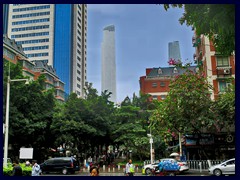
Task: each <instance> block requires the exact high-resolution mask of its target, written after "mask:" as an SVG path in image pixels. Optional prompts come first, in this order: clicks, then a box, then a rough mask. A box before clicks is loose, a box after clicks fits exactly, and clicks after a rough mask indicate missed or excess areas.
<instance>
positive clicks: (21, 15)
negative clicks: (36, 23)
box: [12, 11, 50, 19]
mask: <svg viewBox="0 0 240 180" xmlns="http://www.w3.org/2000/svg"><path fill="white" fill-rule="evenodd" d="M49 14H50V11H48V12H40V13H31V14H20V15H13V16H12V18H13V19H15V18H26V17H35V16H45V15H49Z"/></svg>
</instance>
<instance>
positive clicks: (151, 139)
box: [147, 132, 153, 164]
mask: <svg viewBox="0 0 240 180" xmlns="http://www.w3.org/2000/svg"><path fill="white" fill-rule="evenodd" d="M147 136H148V137H149V138H150V141H149V143H150V159H151V164H153V157H152V144H153V138H152V134H151V132H150V134H147Z"/></svg>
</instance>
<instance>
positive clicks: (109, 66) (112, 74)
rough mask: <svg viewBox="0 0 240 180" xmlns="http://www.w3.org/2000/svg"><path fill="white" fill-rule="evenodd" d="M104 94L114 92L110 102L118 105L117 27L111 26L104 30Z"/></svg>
mask: <svg viewBox="0 0 240 180" xmlns="http://www.w3.org/2000/svg"><path fill="white" fill-rule="evenodd" d="M101 89H102V92H103V91H105V90H108V92H112V95H111V98H110V101H112V102H114V103H116V101H117V92H116V60H115V27H114V25H109V26H107V27H105V28H104V29H103V41H102V88H101Z"/></svg>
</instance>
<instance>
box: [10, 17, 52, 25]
mask: <svg viewBox="0 0 240 180" xmlns="http://www.w3.org/2000/svg"><path fill="white" fill-rule="evenodd" d="M49 21H50V18H44V19H34V20H28V21H16V22H12V25H21V24H32V23H42V22H49Z"/></svg>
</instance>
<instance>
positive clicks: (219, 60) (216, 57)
mask: <svg viewBox="0 0 240 180" xmlns="http://www.w3.org/2000/svg"><path fill="white" fill-rule="evenodd" d="M193 46H194V47H195V48H196V51H195V54H194V55H193V57H194V60H195V62H196V63H197V64H199V65H202V67H203V70H204V74H205V76H206V77H207V79H208V82H209V84H211V85H212V86H213V88H214V89H213V90H210V91H211V92H212V94H211V99H213V100H215V99H216V98H217V97H218V95H219V94H220V93H223V92H224V91H225V88H226V87H227V86H228V85H229V84H232V83H235V55H234V54H233V55H231V56H224V55H220V54H219V53H218V52H216V51H215V48H214V46H213V43H212V42H211V41H209V38H208V37H206V36H204V35H201V36H200V37H196V36H194V37H193ZM231 79H233V80H231Z"/></svg>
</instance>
